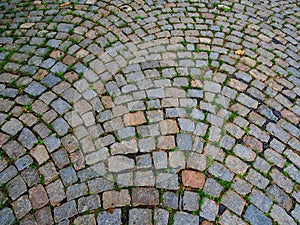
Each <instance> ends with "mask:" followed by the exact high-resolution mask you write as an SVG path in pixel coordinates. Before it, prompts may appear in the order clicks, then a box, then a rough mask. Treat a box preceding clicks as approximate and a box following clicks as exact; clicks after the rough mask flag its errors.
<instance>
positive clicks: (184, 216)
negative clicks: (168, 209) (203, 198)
mask: <svg viewBox="0 0 300 225" xmlns="http://www.w3.org/2000/svg"><path fill="white" fill-rule="evenodd" d="M198 223H199V217H198V216H196V215H191V214H188V213H186V212H177V213H176V214H175V215H174V225H180V224H186V225H192V224H198Z"/></svg>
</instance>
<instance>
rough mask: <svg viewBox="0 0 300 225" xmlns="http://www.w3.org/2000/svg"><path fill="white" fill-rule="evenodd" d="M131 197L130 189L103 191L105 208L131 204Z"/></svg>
mask: <svg viewBox="0 0 300 225" xmlns="http://www.w3.org/2000/svg"><path fill="white" fill-rule="evenodd" d="M130 199H131V198H130V195H129V192H128V190H124V189H123V190H121V191H120V192H119V191H106V192H104V193H103V208H105V209H107V208H113V207H120V206H126V205H129V204H130Z"/></svg>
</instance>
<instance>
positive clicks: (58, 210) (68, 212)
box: [54, 200, 77, 222]
mask: <svg viewBox="0 0 300 225" xmlns="http://www.w3.org/2000/svg"><path fill="white" fill-rule="evenodd" d="M76 214H77V208H76V203H75V201H74V200H73V201H69V202H66V203H64V204H62V205H61V206H58V207H55V208H54V220H55V222H60V221H62V220H64V219H68V218H71V217H72V216H74V215H76Z"/></svg>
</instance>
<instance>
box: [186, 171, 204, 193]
mask: <svg viewBox="0 0 300 225" xmlns="http://www.w3.org/2000/svg"><path fill="white" fill-rule="evenodd" d="M182 182H183V184H184V186H188V187H192V188H200V189H202V188H203V186H204V183H205V175H204V174H203V173H201V172H195V171H192V170H183V171H182Z"/></svg>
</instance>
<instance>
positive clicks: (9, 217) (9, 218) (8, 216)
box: [0, 208, 15, 225]
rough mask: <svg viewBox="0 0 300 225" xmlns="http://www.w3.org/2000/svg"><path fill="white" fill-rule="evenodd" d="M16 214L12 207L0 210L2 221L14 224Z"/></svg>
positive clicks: (9, 224) (8, 224) (2, 222)
mask: <svg viewBox="0 0 300 225" xmlns="http://www.w3.org/2000/svg"><path fill="white" fill-rule="evenodd" d="M14 221H15V216H14V214H13V211H12V210H11V209H10V208H4V209H2V210H1V211H0V223H1V224H7V225H11V224H14Z"/></svg>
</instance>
